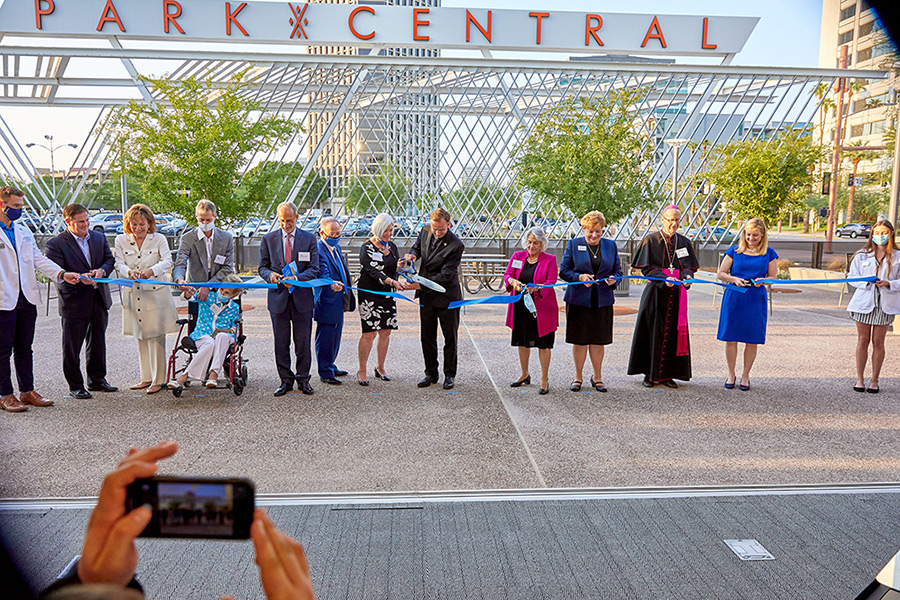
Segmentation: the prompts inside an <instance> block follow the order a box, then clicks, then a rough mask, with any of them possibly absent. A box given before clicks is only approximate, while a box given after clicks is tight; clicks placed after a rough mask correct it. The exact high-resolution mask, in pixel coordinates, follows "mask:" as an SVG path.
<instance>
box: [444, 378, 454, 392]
mask: <svg viewBox="0 0 900 600" xmlns="http://www.w3.org/2000/svg"><path fill="white" fill-rule="evenodd" d="M444 389H445V390H452V389H453V378H452V377H450V376H449V375H447V376H446V377H444Z"/></svg>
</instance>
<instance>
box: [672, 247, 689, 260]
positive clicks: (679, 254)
mask: <svg viewBox="0 0 900 600" xmlns="http://www.w3.org/2000/svg"><path fill="white" fill-rule="evenodd" d="M687 255H688V249H687V248H679V249H678V250H676V251H675V256H677V257H678V258H687Z"/></svg>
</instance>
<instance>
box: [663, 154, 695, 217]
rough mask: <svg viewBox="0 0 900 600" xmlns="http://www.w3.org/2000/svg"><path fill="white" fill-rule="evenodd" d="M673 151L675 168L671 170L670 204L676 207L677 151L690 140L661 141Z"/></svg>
mask: <svg viewBox="0 0 900 600" xmlns="http://www.w3.org/2000/svg"><path fill="white" fill-rule="evenodd" d="M663 141H664V142H665V143H666V144H668V145H670V146H672V148H674V149H675V167H674V169H673V170H672V204H674V205H676V206H677V205H678V151H679V150H680V149H681V147H682V146H684V145H685V144H687V143H688V142H690V141H691V140H689V139H685V138H670V139H668V140H663Z"/></svg>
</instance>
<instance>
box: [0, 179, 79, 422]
mask: <svg viewBox="0 0 900 600" xmlns="http://www.w3.org/2000/svg"><path fill="white" fill-rule="evenodd" d="M24 204H25V192H23V191H22V190H19V189H16V188H14V187H9V186H7V187H0V230H2V233H0V408H2V409H3V410H5V411H9V412H22V411H24V410H28V406H29V405H31V406H50V405H52V404H53V402H52V401H50V400H45V399H44V398H42V397H41V395H40V394H38V393H37V392H36V391H35V390H34V362H33V358H32V351H31V344H32V342H33V341H34V328H35V323H36V322H37V305H38V304H40V303H41V290H40V288H39V287H38V282H37V280H36V279H35V278H34V273H35V272H38V271H39V272H41V273H43V274H44V275H45V276H47V277H49V278H51V279H57V280H58V279H63V280H65V281H66V283H70V284H73V285H74V284H76V283H78V274H77V273H67V272H66V271H64V270H63V269H62V268H61V267H60V266H59V265H57V264H56V263H54V262H53V261H52V260H50V259H49V258H47V257H46V256H44V255H43V254H41V251H40V250H38V247H37V242H35V240H34V235H32V233H31V231H30V230H29V229H28V228H27V227H25V226H24V225H21V224H18V223H16V221H17V220H18V219H19V217H21V216H22V207H23V206H24ZM13 352H15V366H16V379H17V380H18V383H19V397H18V398H16V396H15V394H13V386H12V370H11V369H10V365H9V359H10V357H11V356H12V355H13Z"/></svg>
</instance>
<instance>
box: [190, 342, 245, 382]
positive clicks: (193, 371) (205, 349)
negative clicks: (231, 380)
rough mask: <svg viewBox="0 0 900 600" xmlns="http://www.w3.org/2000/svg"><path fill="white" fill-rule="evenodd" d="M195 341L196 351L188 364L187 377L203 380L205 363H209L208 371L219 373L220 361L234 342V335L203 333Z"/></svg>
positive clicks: (221, 361) (223, 359) (223, 360)
mask: <svg viewBox="0 0 900 600" xmlns="http://www.w3.org/2000/svg"><path fill="white" fill-rule="evenodd" d="M195 343H196V344H197V353H196V354H194V358H193V359H191V364H189V365H188V368H187V375H188V379H192V380H195V381H203V378H204V377H206V365H209V370H210V371H215V372H216V374H217V375H221V374H222V363H223V362H225V354H226V353H227V352H228V347H229V346H230V345H231V344H233V343H234V336H232V335H231V334H229V333H218V334H216V337H212V336H210V335H204V336H203V337H202V338H200V339H199V340H196V342H195ZM210 359H212V363H210Z"/></svg>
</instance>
